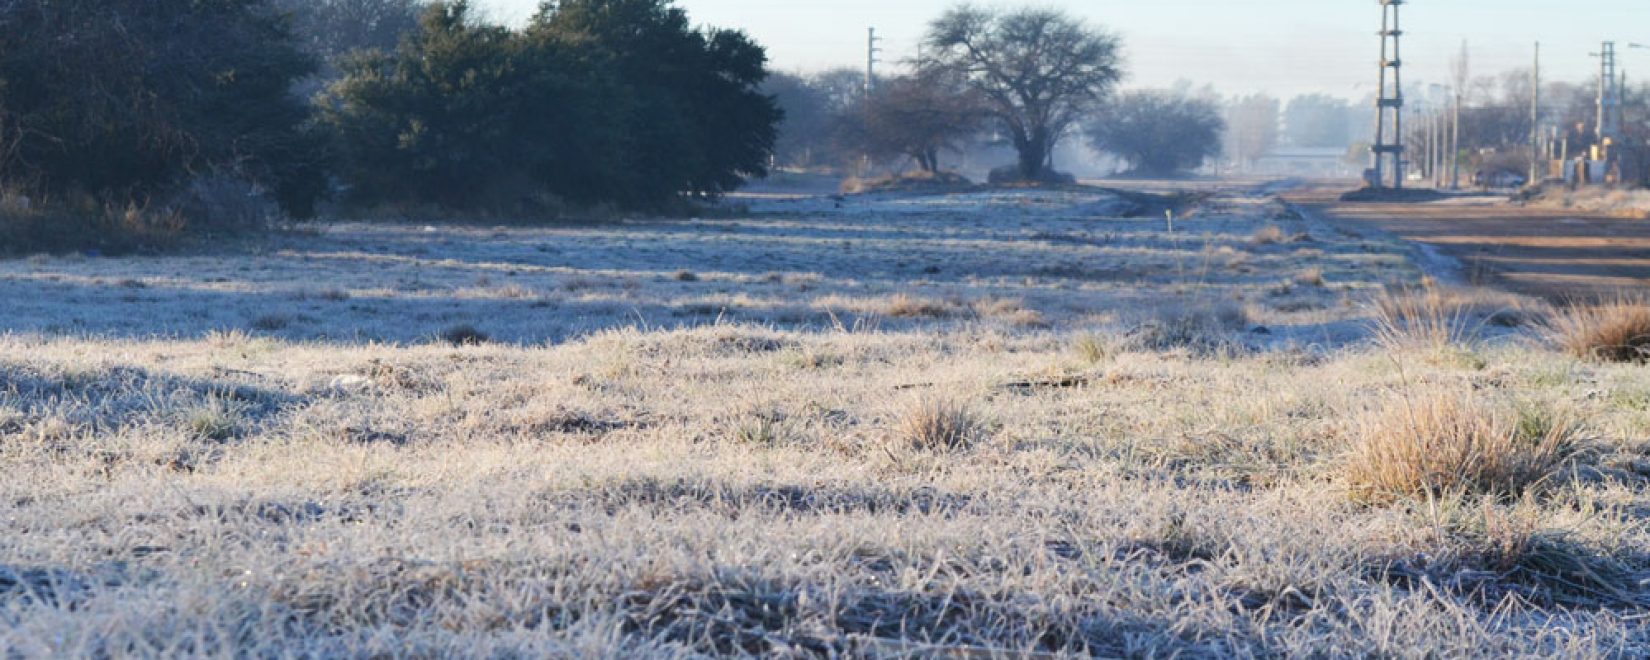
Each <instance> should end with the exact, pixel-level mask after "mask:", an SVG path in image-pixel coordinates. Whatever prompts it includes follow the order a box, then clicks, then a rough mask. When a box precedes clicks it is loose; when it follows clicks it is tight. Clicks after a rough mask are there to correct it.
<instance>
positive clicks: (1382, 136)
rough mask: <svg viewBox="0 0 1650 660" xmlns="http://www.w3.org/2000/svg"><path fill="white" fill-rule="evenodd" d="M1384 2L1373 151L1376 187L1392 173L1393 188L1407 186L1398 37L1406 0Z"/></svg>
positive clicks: (1401, 63) (1371, 150)
mask: <svg viewBox="0 0 1650 660" xmlns="http://www.w3.org/2000/svg"><path fill="white" fill-rule="evenodd" d="M1380 2H1381V33H1380V34H1381V87H1380V98H1378V99H1377V100H1376V101H1375V144H1374V146H1371V147H1370V152H1371V153H1372V154H1373V155H1374V156H1375V168H1374V171H1375V177H1374V181H1372V183H1373V184H1374V186H1375V187H1376V188H1381V187H1385V186H1386V175H1387V173H1389V172H1390V173H1391V176H1392V187H1393V188H1394V189H1397V188H1403V187H1404V79H1403V66H1404V63H1403V58H1402V50H1401V49H1400V46H1399V40H1400V39H1401V38H1402V37H1403V35H1404V31H1403V29H1402V28H1401V27H1400V23H1399V9H1400V8H1401V7H1403V5H1404V2H1405V0H1380Z"/></svg>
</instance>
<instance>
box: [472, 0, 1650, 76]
mask: <svg viewBox="0 0 1650 660" xmlns="http://www.w3.org/2000/svg"><path fill="white" fill-rule="evenodd" d="M478 2H480V3H481V5H482V6H484V7H486V8H487V9H488V10H489V11H490V12H491V13H492V14H493V15H494V16H496V17H497V18H499V19H501V20H504V21H519V20H523V19H525V18H526V17H527V16H529V15H530V14H531V13H532V12H533V10H534V9H535V8H536V7H537V6H538V4H539V0H478ZM955 4H957V3H956V2H954V1H953V0H901V1H900V2H897V3H896V2H889V1H888V0H786V1H784V2H775V1H773V0H679V2H678V5H680V6H681V7H684V8H686V9H687V10H688V12H689V14H690V15H691V16H692V18H693V20H694V21H695V22H696V23H699V24H703V25H713V26H717V27H725V28H737V29H741V30H745V31H746V32H748V33H750V34H751V35H752V36H754V37H755V38H756V39H757V40H758V41H759V42H761V43H762V44H763V45H764V46H766V47H767V49H768V54H769V57H770V58H771V60H772V64H773V67H774V68H775V69H776V70H781V71H800V72H812V71H820V70H825V69H830V68H837V67H852V68H861V67H863V66H864V60H865V36H866V34H865V29H866V27H868V26H875V27H876V28H877V32H878V34H879V35H880V36H883V37H884V38H885V41H884V42H883V44H882V45H883V47H884V48H885V50H886V52H885V53H884V54H883V57H884V58H885V59H886V60H888V61H890V62H897V61H899V60H905V59H909V58H911V57H913V56H914V55H915V54H916V51H917V46H918V43H919V42H920V41H921V38H922V34H923V31H924V29H925V28H926V26H927V24H928V22H929V21H930V20H932V19H933V18H934V17H935V16H938V15H939V14H940V13H941V12H943V11H944V10H945V9H946V8H948V7H951V6H953V5H955ZM977 4H982V5H984V6H1013V5H1015V4H1026V3H1012V2H986V3H977ZM1029 4H1035V5H1040V6H1050V7H1057V8H1061V9H1064V10H1066V11H1069V12H1071V13H1073V14H1075V15H1078V16H1081V17H1083V18H1084V19H1085V20H1088V21H1090V22H1091V23H1092V24H1095V25H1100V26H1104V27H1106V28H1108V29H1110V30H1112V31H1114V32H1116V33H1118V34H1120V35H1122V36H1123V38H1124V42H1125V46H1126V53H1127V57H1128V70H1129V77H1128V79H1127V80H1126V82H1125V86H1127V87H1164V86H1168V85H1171V84H1174V83H1175V82H1177V81H1182V80H1185V81H1190V82H1193V83H1195V84H1198V85H1202V84H1211V85H1213V86H1214V87H1215V88H1216V89H1217V90H1219V91H1221V92H1223V93H1228V94H1242V93H1250V92H1257V91H1264V92H1268V93H1271V94H1275V95H1279V96H1285V97H1287V96H1293V95H1296V94H1303V93H1314V92H1321V93H1326V94H1330V95H1334V96H1338V97H1343V98H1348V99H1354V100H1356V99H1362V98H1364V97H1366V96H1368V95H1370V94H1372V93H1373V91H1374V88H1375V85H1374V82H1373V81H1374V78H1375V75H1376V65H1375V60H1376V59H1378V57H1379V48H1380V42H1379V40H1378V39H1377V38H1376V36H1375V32H1376V31H1377V30H1378V29H1379V23H1380V7H1379V5H1378V4H1377V3H1376V2H1375V0H1267V1H1266V2H1263V3H1247V4H1245V3H1235V2H1231V1H1230V0H1159V1H1158V2H1154V3H1152V4H1150V5H1142V4H1139V3H1136V2H1133V1H1132V0H1088V1H1083V0H1050V1H1043V2H1031V3H1029ZM1635 24H1638V25H1643V26H1644V28H1643V32H1642V33H1632V32H1630V31H1629V30H1627V29H1624V28H1623V26H1631V25H1635ZM1404 30H1405V32H1406V35H1405V43H1404V46H1405V53H1404V60H1405V62H1406V64H1407V65H1408V67H1407V69H1406V74H1407V82H1409V83H1412V84H1424V83H1442V82H1445V81H1447V80H1448V79H1449V78H1450V74H1449V71H1450V68H1449V67H1450V60H1451V59H1452V58H1454V57H1455V56H1456V55H1457V54H1458V53H1459V52H1460V50H1461V44H1462V42H1463V41H1465V42H1467V43H1468V45H1469V49H1470V61H1471V67H1472V75H1473V76H1475V77H1476V76H1483V75H1496V74H1500V73H1503V72H1507V71H1512V70H1517V69H1528V68H1529V67H1530V64H1531V60H1532V57H1533V52H1532V49H1533V45H1534V43H1535V42H1536V41H1538V40H1539V41H1541V42H1542V53H1543V63H1542V66H1543V69H1544V74H1545V77H1546V78H1548V79H1551V80H1569V81H1576V82H1579V81H1583V80H1589V79H1591V78H1592V77H1594V76H1596V75H1597V74H1596V66H1597V64H1596V63H1597V60H1596V59H1594V58H1592V57H1589V55H1588V54H1589V53H1592V52H1596V51H1597V50H1598V46H1599V43H1600V42H1603V41H1609V40H1614V41H1618V42H1620V43H1621V44H1622V46H1623V48H1624V51H1623V52H1624V55H1623V62H1622V65H1623V67H1624V68H1625V69H1626V71H1627V72H1628V73H1629V75H1632V74H1633V72H1634V71H1644V72H1646V75H1650V50H1625V44H1626V43H1628V42H1635V41H1636V42H1640V43H1650V6H1647V5H1646V4H1645V2H1644V0H1592V1H1590V2H1587V3H1584V4H1579V5H1573V6H1564V5H1561V4H1559V3H1553V2H1550V1H1541V0H1450V1H1449V2H1443V1H1441V0H1412V1H1411V2H1410V3H1409V4H1408V5H1406V6H1405V9H1404Z"/></svg>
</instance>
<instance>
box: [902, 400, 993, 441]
mask: <svg viewBox="0 0 1650 660" xmlns="http://www.w3.org/2000/svg"><path fill="white" fill-rule="evenodd" d="M984 436H985V424H984V423H983V422H981V421H980V419H979V417H978V416H976V415H975V414H974V413H973V412H972V411H970V410H969V409H968V408H966V407H964V406H963V405H962V404H959V403H957V402H955V401H952V400H949V399H940V398H923V399H918V400H917V401H915V402H913V403H912V404H911V405H910V406H909V407H908V408H906V409H905V410H904V411H903V412H902V413H901V415H900V417H899V422H898V426H897V427H896V429H895V438H896V439H897V440H898V441H899V442H900V443H901V444H903V445H905V446H907V447H910V448H912V449H917V450H921V451H962V450H966V449H968V448H969V447H972V446H973V445H974V443H976V442H978V441H979V440H980V439H982V438H983V437H984Z"/></svg>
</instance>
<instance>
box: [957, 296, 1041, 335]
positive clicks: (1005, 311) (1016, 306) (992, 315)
mask: <svg viewBox="0 0 1650 660" xmlns="http://www.w3.org/2000/svg"><path fill="white" fill-rule="evenodd" d="M971 307H972V308H973V309H974V313H975V314H978V315H980V317H981V318H988V319H997V320H999V321H1003V322H1005V323H1008V324H1009V325H1013V326H1017V327H1021V328H1046V327H1048V321H1047V319H1045V318H1043V314H1042V312H1039V311H1037V310H1035V309H1031V308H1029V307H1026V304H1025V301H1024V300H1021V299H1019V298H999V297H986V298H981V299H979V300H976V301H974V304H973V305H971Z"/></svg>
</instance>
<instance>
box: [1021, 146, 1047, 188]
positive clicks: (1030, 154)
mask: <svg viewBox="0 0 1650 660" xmlns="http://www.w3.org/2000/svg"><path fill="white" fill-rule="evenodd" d="M1015 148H1016V149H1018V150H1019V152H1020V178H1021V179H1024V180H1026V181H1042V180H1043V177H1044V174H1045V173H1046V172H1047V171H1048V156H1049V154H1048V138H1047V137H1044V136H1042V135H1033V136H1031V137H1029V138H1027V139H1025V140H1023V141H1019V144H1017V145H1015Z"/></svg>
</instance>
